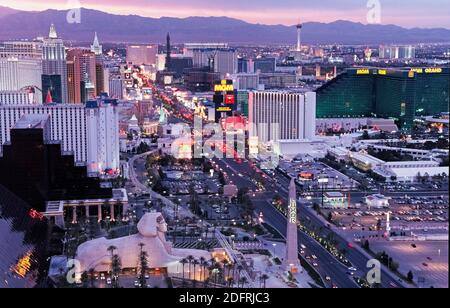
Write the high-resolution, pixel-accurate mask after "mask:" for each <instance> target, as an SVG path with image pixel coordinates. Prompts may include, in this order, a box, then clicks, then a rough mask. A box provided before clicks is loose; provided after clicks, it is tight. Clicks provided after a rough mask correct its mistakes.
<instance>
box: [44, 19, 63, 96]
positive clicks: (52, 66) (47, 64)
mask: <svg viewBox="0 0 450 308" xmlns="http://www.w3.org/2000/svg"><path fill="white" fill-rule="evenodd" d="M42 50H43V61H42V71H43V74H44V75H60V76H61V98H62V101H61V103H63V104H65V103H67V102H68V101H69V94H68V93H69V92H68V82H67V62H66V49H65V47H64V42H63V40H62V39H60V38H58V34H57V33H56V29H55V26H54V25H53V24H52V25H51V26H50V32H49V35H48V38H46V39H44V44H43V47H42Z"/></svg>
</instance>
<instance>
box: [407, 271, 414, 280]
mask: <svg viewBox="0 0 450 308" xmlns="http://www.w3.org/2000/svg"><path fill="white" fill-rule="evenodd" d="M406 279H407V280H408V281H409V282H413V280H414V274H413V272H412V271H409V272H408V275H406Z"/></svg>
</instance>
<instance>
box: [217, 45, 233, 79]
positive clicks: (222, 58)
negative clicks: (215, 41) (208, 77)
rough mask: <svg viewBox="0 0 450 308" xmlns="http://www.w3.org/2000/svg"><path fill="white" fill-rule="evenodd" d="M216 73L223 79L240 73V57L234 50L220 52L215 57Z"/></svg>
mask: <svg viewBox="0 0 450 308" xmlns="http://www.w3.org/2000/svg"><path fill="white" fill-rule="evenodd" d="M214 71H215V72H216V73H220V75H221V77H222V78H225V77H226V76H227V75H232V74H236V73H237V71H238V57H237V52H236V50H234V49H222V50H218V51H217V52H216V53H215V56H214Z"/></svg>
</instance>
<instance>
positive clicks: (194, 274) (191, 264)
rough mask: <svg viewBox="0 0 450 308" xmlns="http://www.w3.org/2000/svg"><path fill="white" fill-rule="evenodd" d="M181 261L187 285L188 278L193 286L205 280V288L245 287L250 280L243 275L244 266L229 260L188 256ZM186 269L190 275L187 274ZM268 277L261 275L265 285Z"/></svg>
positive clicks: (184, 282)
mask: <svg viewBox="0 0 450 308" xmlns="http://www.w3.org/2000/svg"><path fill="white" fill-rule="evenodd" d="M180 263H181V264H182V266H183V277H182V278H183V286H186V285H187V280H189V281H190V283H191V284H192V285H193V286H196V284H197V282H198V281H201V282H203V285H202V287H205V288H207V287H210V286H213V287H216V286H219V285H220V286H223V287H227V288H233V287H237V288H245V286H246V285H247V283H248V282H249V281H248V279H247V278H246V277H241V273H242V271H243V270H244V268H243V266H242V265H237V264H236V263H232V262H229V261H227V260H223V261H221V262H217V261H216V260H215V259H211V260H206V259H205V258H203V257H201V258H200V259H198V260H197V259H196V258H194V257H193V256H188V257H187V258H184V259H182V260H181V261H180ZM186 269H187V273H188V275H186ZM268 278H269V277H268V276H267V275H262V276H261V277H260V281H261V284H262V285H263V286H264V287H265V285H266V280H267V279H268Z"/></svg>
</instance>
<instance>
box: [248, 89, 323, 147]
mask: <svg viewBox="0 0 450 308" xmlns="http://www.w3.org/2000/svg"><path fill="white" fill-rule="evenodd" d="M248 109H249V123H250V124H251V125H252V126H253V127H252V128H251V132H250V135H251V136H252V137H258V139H259V142H261V143H266V142H271V141H274V142H276V141H278V140H298V139H312V138H313V137H314V136H315V129H316V94H315V93H314V92H307V93H304V94H302V93H288V92H269V91H253V92H250V96H249V106H248Z"/></svg>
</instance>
